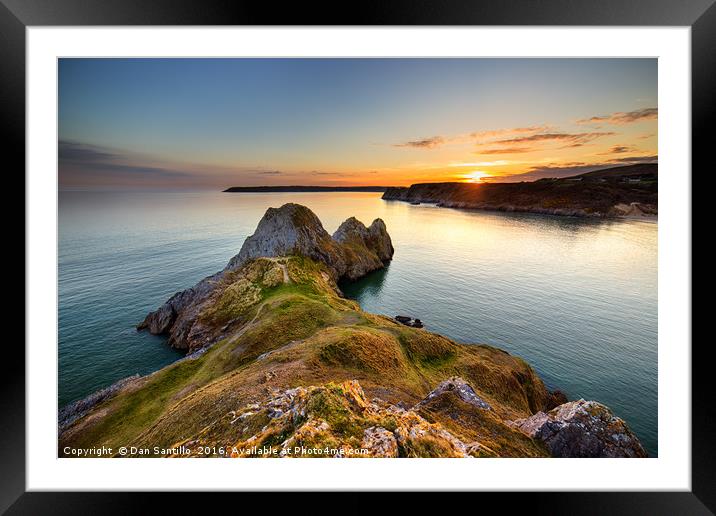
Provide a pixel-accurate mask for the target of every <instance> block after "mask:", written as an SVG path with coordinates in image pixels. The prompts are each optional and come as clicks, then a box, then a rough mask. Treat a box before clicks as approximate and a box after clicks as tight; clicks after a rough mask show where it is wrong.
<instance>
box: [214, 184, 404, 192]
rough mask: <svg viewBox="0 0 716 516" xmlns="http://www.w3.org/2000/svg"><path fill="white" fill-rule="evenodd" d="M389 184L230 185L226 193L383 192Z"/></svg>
mask: <svg viewBox="0 0 716 516" xmlns="http://www.w3.org/2000/svg"><path fill="white" fill-rule="evenodd" d="M388 188H390V187H389V186H298V185H294V186H232V187H229V188H227V189H226V190H223V192H228V193H265V192H385V191H386V190H387V189H388Z"/></svg>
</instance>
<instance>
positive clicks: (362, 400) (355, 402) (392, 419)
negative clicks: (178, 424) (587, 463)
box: [188, 380, 480, 458]
mask: <svg viewBox="0 0 716 516" xmlns="http://www.w3.org/2000/svg"><path fill="white" fill-rule="evenodd" d="M262 407H263V408H262ZM226 419H227V420H230V424H231V425H235V426H237V427H238V428H237V431H239V432H240V433H242V435H243V436H244V438H242V439H240V440H239V441H238V442H236V443H221V444H220V446H223V447H225V449H227V450H229V451H230V454H231V456H232V457H251V456H256V453H257V450H258V449H261V450H262V451H263V452H264V453H263V456H266V457H285V458H289V457H307V456H318V457H337V458H341V457H469V456H470V451H471V450H478V449H479V448H480V446H479V443H470V444H465V443H463V442H462V441H461V440H460V439H458V438H457V437H455V436H454V435H453V434H452V433H450V432H449V431H447V430H446V429H445V428H443V427H442V426H441V425H440V424H436V423H430V422H428V421H426V420H425V419H424V418H422V417H421V416H419V415H418V414H417V413H415V412H414V411H412V410H405V409H403V408H401V407H398V406H396V405H392V404H390V403H387V402H385V401H383V400H380V399H377V398H374V399H373V400H371V401H369V400H368V399H367V398H366V396H365V393H364V392H363V389H362V387H361V386H360V384H359V383H358V382H357V381H355V380H350V381H345V382H342V383H340V384H334V383H329V384H326V385H319V386H311V387H297V388H294V389H287V390H285V391H276V392H274V394H273V396H272V397H271V398H270V399H269V400H267V401H266V402H265V403H262V404H252V405H247V406H246V407H244V408H243V409H240V410H238V411H232V412H231V413H230V414H229V415H228V416H227V418H226ZM382 425H386V426H389V427H390V428H391V429H388V428H386V426H382ZM361 427H364V428H363V429H362V430H360V428H361ZM254 429H255V430H254ZM346 429H351V430H350V431H348V432H347V431H346ZM353 429H355V430H353ZM358 430H359V434H358V435H352V434H353V433H354V432H355V431H358ZM213 432H214V429H213V428H212V427H207V428H204V429H203V430H202V432H201V433H200V434H199V435H197V436H195V437H192V438H190V439H189V440H188V442H190V443H191V444H192V446H193V447H197V446H199V445H202V444H206V441H204V439H205V436H210V435H211V434H212V433H213ZM254 432H255V433H254ZM277 436H281V439H280V440H277V439H276V438H277ZM212 446H213V445H212Z"/></svg>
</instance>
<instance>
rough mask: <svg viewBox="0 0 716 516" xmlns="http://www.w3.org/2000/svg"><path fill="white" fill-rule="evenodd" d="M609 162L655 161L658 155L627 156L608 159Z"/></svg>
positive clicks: (657, 159)
mask: <svg viewBox="0 0 716 516" xmlns="http://www.w3.org/2000/svg"><path fill="white" fill-rule="evenodd" d="M609 161H610V162H611V163H656V162H658V161H659V156H657V155H654V156H628V157H626V158H615V159H612V160H609Z"/></svg>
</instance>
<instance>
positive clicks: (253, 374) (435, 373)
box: [58, 204, 645, 457]
mask: <svg viewBox="0 0 716 516" xmlns="http://www.w3.org/2000/svg"><path fill="white" fill-rule="evenodd" d="M393 252H394V250H393V246H392V242H391V240H390V236H389V234H388V232H387V229H386V228H385V224H384V223H383V221H381V220H380V219H376V220H375V221H374V222H373V223H372V224H371V225H370V226H365V225H364V224H362V223H361V222H360V221H358V220H356V219H355V218H350V219H348V220H346V221H345V222H344V223H343V224H341V226H340V227H339V228H338V230H337V231H336V232H335V233H334V234H333V235H329V234H328V233H327V232H326V231H325V229H323V226H322V225H321V222H320V220H318V218H317V217H316V216H315V214H313V213H312V212H311V211H310V210H309V209H308V208H305V207H303V206H300V205H296V204H287V205H284V206H282V207H281V208H278V209H274V208H271V209H269V210H268V211H267V212H266V215H265V216H264V218H263V219H262V220H261V221H260V223H259V225H258V227H257V229H256V232H255V233H254V234H253V235H252V236H251V237H249V238H248V239H247V240H246V242H245V243H244V246H243V247H242V249H241V251H240V252H239V254H237V255H236V256H235V257H234V258H232V259H231V260H230V261H229V263H228V265H227V266H226V268H225V269H224V270H222V271H220V272H218V273H217V274H215V275H212V276H210V277H208V278H206V279H204V280H202V281H201V282H200V283H199V284H197V285H195V286H194V287H192V288H190V289H187V290H185V291H183V292H179V293H177V294H175V295H174V296H172V297H171V298H170V299H169V300H168V301H167V302H166V303H165V304H164V305H162V306H161V307H159V308H158V309H157V310H156V311H154V312H152V313H150V314H148V315H147V317H146V318H145V320H144V321H142V322H141V323H140V324H139V325H138V329H140V330H148V331H151V332H153V333H157V334H166V335H169V337H170V342H171V343H172V345H174V346H175V347H178V348H180V349H185V350H187V353H188V354H187V356H186V357H185V358H183V359H181V360H179V361H177V362H175V363H173V364H171V365H169V366H167V367H165V368H163V369H160V370H159V371H156V372H155V373H153V374H150V375H148V376H144V377H135V378H130V379H127V380H124V381H122V382H121V383H120V384H117V385H116V386H115V387H114V388H110V389H108V390H106V391H105V392H103V393H102V394H101V395H97V396H94V397H90V398H88V399H86V400H81V401H80V402H77V403H75V404H72V405H70V406H69V407H67V408H66V409H63V412H62V414H61V418H60V425H59V431H60V437H59V449H58V450H59V454H60V456H72V455H73V454H72V450H73V449H79V448H88V447H101V446H105V447H108V448H112V449H113V450H119V448H120V447H123V446H124V447H126V446H131V447H135V448H137V449H143V450H144V449H148V450H158V451H151V452H150V453H149V454H148V455H149V456H182V457H183V456H202V457H203V456H232V457H252V456H258V455H261V456H280V457H296V456H301V457H310V456H331V457H333V456H341V457H343V456H345V457H351V456H358V457H361V456H363V457H549V456H585V457H589V456H593V457H597V456H610V457H642V456H645V452H644V450H643V448H642V447H641V444H640V443H639V441H638V439H637V438H636V436H634V434H633V433H632V432H631V431H630V430H629V428H628V427H627V425H626V423H624V422H623V421H622V420H621V419H620V418H618V417H616V416H614V415H613V414H612V413H611V412H610V411H609V409H608V408H607V407H605V406H603V405H601V404H599V403H596V402H585V401H584V400H579V401H571V402H570V401H567V398H566V397H565V396H564V395H563V394H562V393H560V392H550V391H549V390H548V389H547V388H546V387H545V385H544V383H543V382H542V380H541V379H540V378H539V376H538V375H537V374H536V372H535V371H534V370H533V369H532V368H531V367H530V365H529V364H527V363H526V362H525V361H524V360H522V359H520V358H519V357H515V356H512V355H510V354H509V353H507V352H505V351H503V350H500V349H497V348H494V347H491V346H487V345H480V344H461V343H457V342H455V341H453V340H451V339H448V338H446V337H443V336H441V335H438V334H434V333H431V332H429V331H427V330H425V329H423V328H418V327H412V326H406V325H405V324H401V323H400V322H399V321H396V320H395V319H394V318H392V317H389V316H383V315H376V314H371V313H368V312H365V311H363V310H362V309H361V308H360V306H359V305H358V304H357V303H356V302H354V301H352V300H349V299H346V298H345V297H343V295H342V293H341V291H340V289H339V288H338V286H337V283H338V281H341V280H343V281H345V280H352V279H356V278H359V277H361V276H364V275H365V274H367V273H369V272H370V271H373V270H376V269H379V268H381V267H383V266H384V265H385V264H386V263H387V262H388V261H389V260H391V259H392V257H393ZM258 450H261V451H260V452H259V451H258ZM264 451H265V453H264ZM114 455H117V456H120V455H122V454H121V453H119V452H117V453H115V454H114ZM130 456H131V454H130ZM141 456H147V455H146V454H141Z"/></svg>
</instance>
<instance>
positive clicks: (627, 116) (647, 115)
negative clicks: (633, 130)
mask: <svg viewBox="0 0 716 516" xmlns="http://www.w3.org/2000/svg"><path fill="white" fill-rule="evenodd" d="M658 115H659V112H658V109H657V108H655V107H653V108H644V109H637V110H636V111H626V112H624V111H618V112H616V113H612V114H611V115H601V116H593V117H591V118H583V119H581V120H577V123H578V124H596V123H604V124H614V125H624V124H631V123H633V122H640V121H642V120H653V119H656V118H657V117H658Z"/></svg>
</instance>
